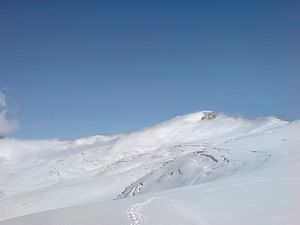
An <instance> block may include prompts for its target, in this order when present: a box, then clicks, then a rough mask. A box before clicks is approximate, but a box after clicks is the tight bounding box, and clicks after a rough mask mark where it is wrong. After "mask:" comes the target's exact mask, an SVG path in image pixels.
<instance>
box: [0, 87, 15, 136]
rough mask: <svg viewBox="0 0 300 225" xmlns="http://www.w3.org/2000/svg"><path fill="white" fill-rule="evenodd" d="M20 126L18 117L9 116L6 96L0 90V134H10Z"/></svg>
mask: <svg viewBox="0 0 300 225" xmlns="http://www.w3.org/2000/svg"><path fill="white" fill-rule="evenodd" d="M18 127H19V124H18V121H17V120H16V119H10V118H8V116H7V104H6V97H5V95H4V94H3V93H2V92H1V91H0V136H1V135H7V134H10V133H12V132H14V131H15V130H17V129H18Z"/></svg>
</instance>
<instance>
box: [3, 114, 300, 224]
mask: <svg viewBox="0 0 300 225" xmlns="http://www.w3.org/2000/svg"><path fill="white" fill-rule="evenodd" d="M299 134H300V121H294V122H286V121H282V120H279V119H277V118H275V117H264V118H257V119H253V120H248V119H244V118H236V117H230V116H227V115H225V114H222V113H215V112H212V111H202V112H198V113H193V114H189V115H185V116H178V117H176V118H174V119H171V120H169V121H166V122H163V123H160V124H157V125H155V126H153V127H149V128H145V129H143V130H140V131H136V132H132V133H129V134H121V135H114V136H102V135H97V136H92V137H87V138H80V139H76V140H15V139H2V140H0V225H4V224H12V225H13V224H32V225H35V224H36V225H37V224H40V221H41V219H43V224H45V225H47V224H49V225H50V224H51V225H52V224H53V225H54V224H64V225H67V224H82V225H95V224H97V225H99V224H103V225H114V224H131V225H136V224H149V225H150V224H153V225H159V224H162V225H168V224H172V225H173V224H174V225H182V224H191V225H192V224H200V225H202V224H203V225H207V224H209V225H217V224H222V225H224V224H278V225H279V224H292V225H293V224H295V225H296V224H300V223H299V221H300V218H299V216H298V214H299V213H298V212H299V210H300V204H299V202H300V196H299V194H300V193H299V191H298V190H300V187H299V186H300V180H299V179H300V176H299V175H300V168H299V167H300V163H299V160H300V138H299V137H300V136H299Z"/></svg>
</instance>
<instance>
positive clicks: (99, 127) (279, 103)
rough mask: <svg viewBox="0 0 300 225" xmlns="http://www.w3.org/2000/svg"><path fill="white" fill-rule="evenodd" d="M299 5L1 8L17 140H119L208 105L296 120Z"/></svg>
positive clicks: (8, 4)
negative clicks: (110, 136)
mask: <svg viewBox="0 0 300 225" xmlns="http://www.w3.org/2000/svg"><path fill="white" fill-rule="evenodd" d="M296 2H297V0H294V1H292V0H282V1H277V0H273V1H264V0H259V1H255V0H254V1H240V0H239V1H230V0H228V1H224V0H223V1H211V0H207V1H200V0H199V1H182V0H180V1H178V0H170V1H163V0H160V1H141V0H139V1H117V0H114V1H55V0H51V1H38V0H37V1H14V0H7V1H1V2H0V88H2V90H3V91H4V92H5V94H6V95H7V100H8V104H9V106H10V109H11V111H10V115H11V116H14V117H17V118H18V120H19V123H20V129H19V130H18V131H17V132H16V133H15V134H14V136H16V137H21V138H53V137H61V138H66V137H78V136H86V135H91V134H95V133H115V132H121V131H127V130H133V129H138V128H142V127H145V126H149V125H151V124H154V123H157V122H160V121H162V120H165V119H168V118H171V117H174V116H176V115H179V114H185V113H190V112H194V111H199V110H204V109H212V110H216V111H222V112H228V113H232V114H235V115H236V114H241V115H246V116H248V117H255V116H263V115H268V114H275V115H280V116H283V117H285V118H288V119H292V120H293V119H299V118H300V101H299V96H300V88H299V87H300V79H299V74H300V66H299V65H300V63H299V62H300V61H299V56H300V48H299V40H300V35H299V34H300V32H299V26H300V22H299V19H300V16H299V9H300V6H299V4H298V5H297V3H296Z"/></svg>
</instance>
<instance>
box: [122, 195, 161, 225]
mask: <svg viewBox="0 0 300 225" xmlns="http://www.w3.org/2000/svg"><path fill="white" fill-rule="evenodd" d="M154 199H156V198H149V199H147V200H146V201H144V202H139V203H136V204H133V205H131V207H130V208H128V210H127V214H128V217H129V220H130V225H142V224H144V222H145V218H144V216H143V210H144V208H145V206H147V205H149V204H151V202H152V201H153V200H154Z"/></svg>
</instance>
